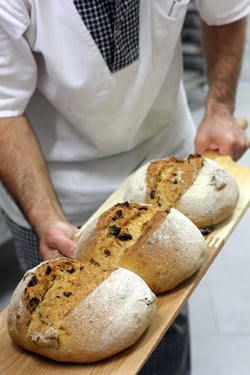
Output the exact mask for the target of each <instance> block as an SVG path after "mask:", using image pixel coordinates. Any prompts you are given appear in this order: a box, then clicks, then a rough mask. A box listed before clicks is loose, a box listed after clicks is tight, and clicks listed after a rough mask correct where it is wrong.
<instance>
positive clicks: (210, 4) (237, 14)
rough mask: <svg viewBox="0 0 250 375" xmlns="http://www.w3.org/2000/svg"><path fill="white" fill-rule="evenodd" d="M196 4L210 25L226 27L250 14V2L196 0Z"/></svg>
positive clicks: (237, 0) (243, 0)
mask: <svg viewBox="0 0 250 375" xmlns="http://www.w3.org/2000/svg"><path fill="white" fill-rule="evenodd" d="M196 3H197V6H198V9H199V12H200V16H201V18H202V19H203V20H204V21H205V22H206V23H207V24H208V25H224V24H227V23H231V22H234V21H237V20H239V19H241V18H243V17H246V16H247V15H248V14H249V13H250V0H196Z"/></svg>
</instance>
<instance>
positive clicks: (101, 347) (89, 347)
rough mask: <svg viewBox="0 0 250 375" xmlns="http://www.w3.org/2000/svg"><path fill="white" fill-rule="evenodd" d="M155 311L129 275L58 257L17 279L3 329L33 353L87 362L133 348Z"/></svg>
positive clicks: (153, 301)
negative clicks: (6, 326) (5, 325)
mask: <svg viewBox="0 0 250 375" xmlns="http://www.w3.org/2000/svg"><path fill="white" fill-rule="evenodd" d="M155 311H156V298H155V295H154V294H153V293H152V292H151V290H150V289H149V288H148V286H147V285H146V283H145V282H144V281H143V280H142V279H141V278H140V277H139V276H137V275H136V274H134V273H133V272H131V271H129V270H126V269H122V268H117V269H115V268H114V269H112V270H108V271H107V270H104V269H101V267H98V266H96V265H95V266H94V265H91V264H90V265H83V264H82V263H80V262H79V261H74V260H70V259H67V258H59V259H56V260H52V261H47V262H43V263H41V264H40V265H39V266H37V267H35V268H34V269H32V270H30V271H28V272H27V273H26V274H25V276H24V278H23V279H22V280H21V281H20V283H19V284H18V286H17V287H16V290H15V291H14V293H13V296H12V299H11V301H10V304H9V310H8V330H9V334H10V336H11V337H12V339H13V340H14V341H15V342H16V343H17V344H19V345H20V346H22V347H23V348H25V349H27V350H30V351H32V352H34V353H38V354H41V355H43V356H46V357H49V358H52V359H54V360H57V361H64V362H80V363H88V362H95V361H99V360H101V359H104V358H108V357H110V356H112V355H114V354H116V353H118V352H120V351H121V350H123V349H126V348H128V347H129V346H131V345H133V344H134V343H135V342H136V341H137V340H138V339H139V337H140V336H141V335H142V334H143V332H144V331H145V329H146V328H147V327H148V326H149V324H150V322H151V320H152V318H153V315H154V313H155Z"/></svg>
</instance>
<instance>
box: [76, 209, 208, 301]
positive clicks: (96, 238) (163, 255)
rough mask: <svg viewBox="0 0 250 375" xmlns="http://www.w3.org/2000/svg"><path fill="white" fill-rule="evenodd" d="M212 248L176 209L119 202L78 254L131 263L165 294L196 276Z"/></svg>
mask: <svg viewBox="0 0 250 375" xmlns="http://www.w3.org/2000/svg"><path fill="white" fill-rule="evenodd" d="M206 249H207V246H206V242H205V240H204V238H203V236H202V235H201V233H200V231H199V229H198V228H197V227H196V226H195V225H194V224H193V223H192V222H191V221H190V220H189V219H188V218H187V217H186V216H184V215H183V214H181V213H180V212H179V211H177V210H175V209H174V208H171V209H169V210H168V211H164V210H160V209H159V208H157V207H155V206H152V205H145V204H144V205H143V204H139V203H118V204H116V205H115V206H113V207H111V208H110V209H108V210H107V211H105V212H104V213H103V214H102V215H101V216H100V217H99V218H97V219H95V220H93V221H92V222H91V223H90V224H89V225H88V226H87V227H86V229H85V231H84V232H83V234H82V236H81V238H80V242H79V247H78V251H77V253H76V258H77V259H79V260H81V261H83V262H85V261H90V262H92V263H93V264H98V265H101V266H102V267H105V268H107V269H112V268H113V267H124V268H127V269H129V270H131V271H133V272H135V273H137V274H138V275H139V276H141V277H142V278H143V279H144V280H145V281H146V283H147V284H148V286H149V287H150V288H151V289H152V291H153V292H154V293H156V294H159V293H163V292H166V291H168V290H171V289H173V288H175V287H176V286H177V285H179V284H180V283H182V282H183V281H185V280H186V279H188V278H189V277H190V276H191V275H193V274H194V273H195V272H196V271H197V270H198V268H199V267H200V266H201V264H202V262H203V260H204V258H205V255H206Z"/></svg>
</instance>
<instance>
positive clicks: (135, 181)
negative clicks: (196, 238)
mask: <svg viewBox="0 0 250 375" xmlns="http://www.w3.org/2000/svg"><path fill="white" fill-rule="evenodd" d="M238 198H239V187H238V184H237V182H236V180H235V178H234V177H233V176H232V175H231V174H229V172H228V171H227V170H226V169H225V168H224V167H223V166H221V165H219V164H218V163H217V162H215V161H213V160H210V159H207V158H204V157H202V156H200V155H198V154H195V155H190V156H189V157H187V158H186V159H182V160H178V159H176V158H175V157H168V158H166V159H161V160H155V161H153V162H151V163H149V164H147V165H145V166H143V167H141V168H139V169H138V170H137V171H136V172H135V173H134V174H133V175H132V176H131V178H130V180H129V182H128V185H127V187H126V191H125V195H124V200H127V201H130V202H140V203H147V204H153V205H156V206H158V207H161V208H163V209H164V208H166V207H169V206H172V207H174V208H176V209H177V210H179V211H180V212H182V213H183V214H184V215H186V216H187V217H188V218H189V219H190V220H191V221H192V222H193V223H194V224H195V225H197V226H198V227H199V228H203V227H207V226H212V225H215V224H218V223H220V222H222V221H223V220H225V219H226V218H228V217H229V216H230V215H231V214H232V213H233V211H234V209H235V206H236V204H237V201H238Z"/></svg>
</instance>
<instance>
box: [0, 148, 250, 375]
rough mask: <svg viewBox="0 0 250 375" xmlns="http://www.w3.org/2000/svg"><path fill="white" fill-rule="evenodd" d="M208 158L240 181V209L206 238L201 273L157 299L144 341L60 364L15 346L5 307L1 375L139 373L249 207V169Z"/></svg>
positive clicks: (118, 196)
mask: <svg viewBox="0 0 250 375" xmlns="http://www.w3.org/2000/svg"><path fill="white" fill-rule="evenodd" d="M205 156H207V157H210V158H212V159H215V160H216V161H217V162H218V163H220V164H221V165H223V166H224V167H225V168H227V169H228V171H229V172H230V173H231V174H232V175H234V176H235V178H236V179H237V181H238V184H239V188H240V198H239V201H238V204H237V207H236V209H235V211H234V213H233V215H232V217H230V218H229V219H228V220H226V221H224V222H223V223H222V224H220V225H218V226H217V227H216V228H215V230H214V231H213V232H212V233H211V234H209V235H208V236H207V238H206V242H207V244H208V253H207V257H206V259H205V261H204V263H203V265H202V267H201V268H200V270H199V271H198V272H197V273H196V274H195V275H194V276H193V277H192V278H190V279H189V280H187V281H186V282H185V283H183V284H182V285H181V286H179V287H178V288H176V289H175V290H173V291H171V292H169V293H165V294H163V295H161V296H159V297H158V309H157V313H156V315H155V317H154V319H153V321H152V324H151V325H150V327H149V328H148V329H147V331H146V332H145V333H144V334H143V336H142V337H141V339H140V340H139V341H138V342H137V343H136V344H135V345H133V346H132V347H131V348H129V349H127V350H125V351H124V352H122V353H120V354H118V355H115V356H114V357H112V358H110V359H108V360H105V361H101V362H99V363H95V364H88V365H84V364H82V365H79V364H65V363H58V362H55V361H52V360H49V359H46V358H43V357H40V356H38V355H35V354H32V353H28V352H26V351H24V350H22V349H21V348H19V347H17V346H16V345H15V344H13V343H12V341H11V339H10V337H9V335H8V332H7V326H6V316H7V307H6V308H5V309H4V310H3V311H2V312H1V313H0V374H1V375H13V374H15V375H26V374H35V375H42V374H44V375H45V374H46V375H50V374H53V375H57V374H58V375H59V374H60V375H64V374H65V375H66V374H67V375H68V374H70V375H74V374H76V375H127V374H129V375H134V374H137V373H138V372H139V370H140V369H141V368H142V367H143V365H144V363H145V362H146V361H147V359H148V358H149V356H150V354H151V353H152V352H153V350H154V349H155V347H156V346H157V344H158V342H159V341H160V340H161V338H162V337H163V335H164V333H165V332H166V331H167V329H168V328H169V326H170V325H171V323H172V322H173V320H174V319H175V317H176V315H177V314H178V313H179V311H180V310H181V308H182V307H183V305H184V304H185V303H186V301H187V300H188V298H189V297H190V295H191V294H192V292H193V291H194V289H195V288H196V287H197V285H198V284H199V282H200V280H201V279H202V277H203V276H204V274H205V273H206V271H207V270H208V269H209V267H210V265H211V264H212V262H213V261H214V259H215V258H216V256H217V255H218V253H219V252H220V250H221V249H222V247H223V245H224V244H225V242H226V241H227V239H228V238H229V236H230V234H231V233H232V231H233V230H234V229H235V228H236V226H237V224H238V223H239V221H240V220H241V218H242V217H243V215H244V213H245V212H246V210H247V209H248V208H249V205H250V188H249V187H250V169H248V168H246V167H243V166H241V165H239V164H238V163H235V162H233V161H232V159H231V158H230V157H227V156H219V155H217V154H216V153H207V154H206V155H205ZM127 181H128V179H127V180H126V181H125V182H124V183H123V184H122V185H121V186H120V188H119V189H118V190H117V191H115V192H114V193H113V194H112V195H111V196H110V198H109V199H108V200H107V201H106V202H105V203H104V204H103V205H102V206H101V207H100V208H99V210H98V211H97V212H96V213H95V214H94V215H93V217H95V216H97V215H99V214H100V213H101V212H103V211H105V210H106V209H107V208H108V207H110V206H112V205H113V204H115V203H117V202H121V201H122V196H123V191H124V187H125V185H126V183H127ZM93 217H92V218H93ZM92 218H91V219H92ZM84 228H85V225H84V226H83V227H82V228H81V230H80V231H79V234H80V233H81V232H82V231H83V230H84Z"/></svg>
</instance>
